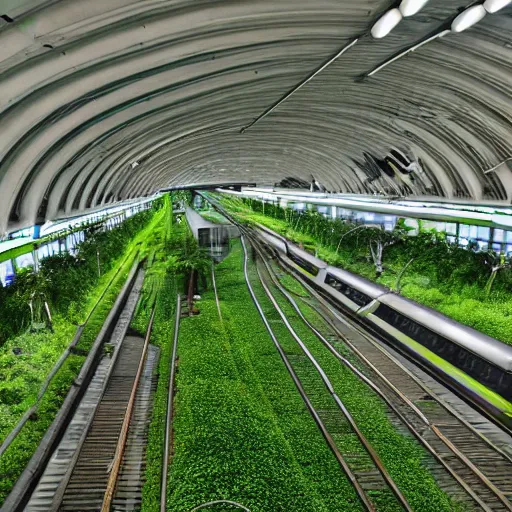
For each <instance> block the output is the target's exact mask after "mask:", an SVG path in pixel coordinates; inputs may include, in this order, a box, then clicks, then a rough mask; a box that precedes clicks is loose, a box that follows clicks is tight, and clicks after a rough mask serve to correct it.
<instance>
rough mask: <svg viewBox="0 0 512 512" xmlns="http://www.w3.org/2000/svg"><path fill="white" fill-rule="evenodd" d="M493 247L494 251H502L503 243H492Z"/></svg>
mask: <svg viewBox="0 0 512 512" xmlns="http://www.w3.org/2000/svg"><path fill="white" fill-rule="evenodd" d="M492 249H493V251H496V252H501V244H496V243H494V244H492Z"/></svg>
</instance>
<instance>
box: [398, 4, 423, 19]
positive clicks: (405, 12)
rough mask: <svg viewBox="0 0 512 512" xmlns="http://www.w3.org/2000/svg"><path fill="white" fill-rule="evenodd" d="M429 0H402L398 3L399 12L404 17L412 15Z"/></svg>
mask: <svg viewBox="0 0 512 512" xmlns="http://www.w3.org/2000/svg"><path fill="white" fill-rule="evenodd" d="M428 1H429V0H402V2H401V4H400V7H399V9H400V12H401V13H402V16H403V17H404V18H407V17H408V16H414V15H415V14H417V13H418V12H420V11H421V9H423V7H425V5H426V4H427V3H428Z"/></svg>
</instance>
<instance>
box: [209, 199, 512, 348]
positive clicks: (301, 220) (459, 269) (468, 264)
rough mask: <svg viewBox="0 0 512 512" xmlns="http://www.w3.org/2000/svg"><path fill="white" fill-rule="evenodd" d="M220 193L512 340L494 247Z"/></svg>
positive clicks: (233, 204) (511, 276) (329, 253)
mask: <svg viewBox="0 0 512 512" xmlns="http://www.w3.org/2000/svg"><path fill="white" fill-rule="evenodd" d="M216 197H217V198H218V199H220V200H221V201H222V203H223V205H224V206H225V207H226V208H227V209H228V210H229V211H230V212H231V213H232V214H233V215H235V216H236V217H237V218H238V220H240V221H242V222H246V223H253V224H254V223H259V224H263V225H265V226H267V227H269V228H270V229H273V230H275V231H276V232H278V233H280V234H281V235H283V236H285V237H287V238H288V239H290V240H292V241H294V242H296V243H298V244H302V245H303V246H304V248H305V249H306V250H309V251H310V252H312V253H315V252H316V253H317V254H318V256H319V257H320V258H322V259H323V260H325V261H327V262H328V263H330V264H332V265H335V266H338V267H340V268H345V269H347V270H350V271H351V272H354V273H356V274H359V275H362V276H364V277H366V278H368V279H370V280H373V281H375V282H378V283H380V284H383V285H385V286H388V287H390V288H394V289H398V290H399V291H400V293H401V294H403V295H404V296H406V297H409V298H411V299H413V300H415V301H417V302H419V303H422V304H425V305H426V306H429V307H431V308H434V309H437V310H438V311H440V312H441V313H444V314H445V315H447V316H450V317H451V318H453V319H455V320H457V321H458V322H461V323H463V324H466V325H468V326H470V327H473V328H474V329H477V330H479V331H481V332H484V333H486V334H488V335H489V336H492V337H494V338H497V339H499V340H501V341H504V342H506V343H509V344H512V322H511V321H510V317H511V315H512V298H511V297H512V295H511V293H510V292H511V291H512V269H511V268H510V265H509V263H508V262H506V261H502V259H503V258H497V257H496V256H495V255H494V254H493V253H488V252H475V251H474V250H471V249H472V248H471V247H470V248H469V249H463V248H461V247H457V246H456V245H454V244H450V243H448V241H447V238H446V235H445V234H444V233H437V232H434V231H431V230H421V231H420V233H419V234H418V235H417V236H407V228H406V227H405V226H404V225H403V224H402V223H399V224H398V226H397V229H396V230H395V232H394V233H391V234H390V233H382V231H381V230H380V229H377V228H359V227H358V226H357V225H355V224H351V223H348V222H343V221H341V220H334V221H333V220H330V219H326V218H324V217H323V216H322V215H320V214H318V213H316V212H310V211H306V212H304V213H302V214H300V213H297V212H294V211H293V210H291V209H284V208H281V207H278V206H273V205H268V204H267V205H265V206H264V207H263V204H262V203H261V202H259V201H249V200H247V201H244V200H240V199H238V198H234V197H232V196H221V195H216ZM263 210H264V211H263ZM356 228H357V229H356ZM379 244H380V246H381V247H382V254H381V261H380V264H382V267H383V268H382V273H380V274H379V272H378V268H377V267H378V263H379V262H378V261H376V259H377V260H378V257H377V258H375V257H374V256H373V255H372V252H371V250H370V246H371V245H373V249H374V250H373V252H374V253H376V252H378V246H379ZM377 256H378V255H377ZM496 267H499V268H498V269H496ZM493 269H495V270H494V271H493ZM489 283H490V284H489ZM491 286H492V288H491Z"/></svg>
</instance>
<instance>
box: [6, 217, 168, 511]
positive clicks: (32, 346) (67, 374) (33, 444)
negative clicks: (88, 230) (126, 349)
mask: <svg viewBox="0 0 512 512" xmlns="http://www.w3.org/2000/svg"><path fill="white" fill-rule="evenodd" d="M166 210H167V208H163V209H162V210H160V211H158V212H157V213H156V214H154V215H151V213H148V212H143V214H139V215H143V216H144V217H145V219H146V220H145V221H144V222H143V223H140V224H139V222H140V220H141V219H135V217H136V216H134V221H133V225H135V226H137V225H138V226H139V227H138V228H137V229H138V234H135V233H136V232H137V230H135V231H134V232H133V234H132V235H131V239H130V238H129V235H128V233H129V232H128V233H127V232H126V231H124V230H123V231H124V233H125V237H127V238H126V239H125V241H124V242H123V241H122V240H121V239H120V237H119V233H115V232H116V231H117V230H116V229H114V230H112V231H110V232H108V233H101V236H102V239H103V244H102V247H103V248H104V249H105V250H110V254H112V255H113V258H112V259H109V260H107V259H106V258H105V260H104V270H105V272H106V273H105V274H104V275H103V276H102V277H101V278H100V279H99V280H97V278H96V283H97V285H96V286H94V281H95V280H94V279H93V278H92V277H90V280H89V283H90V286H89V288H88V290H87V292H88V296H86V295H82V298H81V300H82V302H83V306H78V305H77V303H76V302H74V301H73V300H71V299H70V298H69V296H66V297H67V299H66V297H59V298H58V300H59V301H61V303H62V304H67V310H66V311H63V312H62V313H61V314H56V315H55V318H54V332H53V333H51V332H49V331H45V332H39V333H29V332H27V333H25V334H23V335H21V336H19V337H16V338H12V339H10V340H8V341H7V342H6V343H5V344H4V345H3V346H2V347H1V349H0V412H2V413H3V414H2V415H0V436H1V437H0V438H1V439H2V440H3V439H4V436H6V435H7V434H8V432H9V431H10V430H11V429H12V428H13V427H14V425H15V424H16V423H17V421H19V419H20V418H21V416H22V415H23V413H24V412H25V411H26V410H27V409H29V408H30V406H32V405H33V404H34V403H35V401H36V397H37V393H38V391H39V388H40V386H41V383H42V381H43V380H44V379H45V377H46V375H47V374H48V373H49V371H50V369H51V368H52V366H53V365H54V364H55V362H56V361H57V359H58V358H59V357H60V355H61V353H62V352H63V350H64V348H65V347H66V346H67V345H68V344H69V343H70V342H71V340H72V338H73V335H74V332H75V329H76V326H75V325H73V323H72V321H73V320H75V321H83V319H85V317H86V316H87V313H88V312H89V311H90V310H91V309H92V306H93V305H94V303H95V302H96V301H97V300H98V298H99V297H100V295H101V294H102V292H103V290H104V288H105V286H106V285H107V283H109V282H110V280H111V279H112V278H113V277H114V276H115V278H114V280H113V281H112V283H111V285H110V286H109V288H108V290H107V292H106V293H105V295H104V296H103V298H102V300H101V302H100V304H99V305H98V307H97V308H96V309H95V310H94V313H93V315H92V317H91V318H90V320H89V322H88V323H87V326H86V328H85V329H84V332H83V334H82V337H81V339H80V341H79V343H78V345H77V347H76V348H77V349H78V350H77V353H74V354H71V355H70V356H69V357H68V358H67V359H66V361H65V363H64V364H63V366H62V367H61V368H60V370H59V371H58V372H57V374H56V375H55V376H54V377H53V379H52V381H51V383H50V386H49V388H48V389H47V391H46V393H45V394H44V395H43V397H42V399H41V402H40V403H39V406H38V410H37V413H36V414H35V415H34V416H33V417H32V418H31V419H30V420H29V421H28V422H27V423H26V424H25V426H24V427H23V429H22V430H21V432H20V433H19V435H18V436H17V437H16V439H15V440H14V441H13V443H12V444H11V445H10V446H9V448H8V449H7V450H6V452H5V453H4V454H3V455H2V457H1V458H0V503H1V502H2V501H3V500H4V499H5V497H6V496H7V494H8V493H9V491H10V489H11V488H12V486H13V485H14V483H15V481H16V479H17V478H18V477H19V475H20V474H21V472H22V471H23V468H24V467H25V466H26V464H27V462H28V461H29V460H30V458H31V456H32V454H33V452H34V451H35V449H36V448H37V446H38V444H39V442H40V440H41V439H42V437H43V435H44V433H45V432H46V430H47V429H48V427H49V426H50V424H51V423H52V421H53V420H54V418H55V416H56V414H57V412H58V411H59V409H60V407H61V405H62V403H63V401H64V399H65V397H66V395H67V393H68V390H69V388H70V386H71V384H72V382H73V380H74V378H75V377H76V376H77V375H78V373H79V371H80V368H81V367H82V364H83V362H84V361H85V357H86V356H85V354H87V351H88V350H89V349H90V347H91V346H92V344H93V342H94V340H95V338H96V336H97V335H98V333H99V331H100V329H101V327H102V325H103V323H104V321H105V319H106V317H107V315H108V313H109V311H110V309H111V308H112V305H113V303H114V302H115V299H116V297H117V295H118V294H119V291H120V290H121V288H122V286H123V284H124V283H125V281H126V277H127V275H128V273H129V271H130V268H131V266H132V265H133V263H134V261H135V259H136V257H137V256H138V252H139V250H142V249H143V248H144V246H145V243H146V241H147V240H148V238H149V234H150V233H151V232H152V231H153V230H154V228H155V226H157V225H158V224H159V223H161V221H162V219H163V216H164V215H165V211H166ZM151 217H152V219H151ZM150 219H151V220H150ZM130 220H131V219H130ZM144 225H145V226H146V227H143V226H144ZM141 228H142V229H141ZM117 229H120V228H117ZM109 233H112V237H113V239H114V240H117V242H118V246H117V248H116V246H113V245H111V242H110V241H109V240H105V238H106V237H105V235H107V234H109ZM133 235H135V236H133ZM90 243H91V244H92V242H90ZM88 247H89V248H88V249H87V250H89V251H90V254H89V256H92V255H94V264H96V250H95V249H94V248H93V247H92V246H90V245H89V246H88ZM106 248H109V249H106ZM123 250H124V252H122V251H123ZM79 254H80V253H79ZM82 254H83V253H82ZM106 254H109V252H105V255H106ZM80 265H82V268H80V267H79V270H76V269H75V271H76V273H81V272H82V271H83V267H87V266H88V263H87V262H86V261H84V262H82V263H80ZM77 266H78V264H77ZM93 267H94V265H93ZM68 270H69V269H68ZM96 272H97V266H96ZM56 275H58V276H59V278H58V279H55V280H54V281H53V282H54V283H55V286H56V287H57V286H58V287H64V288H65V280H64V276H63V275H62V274H61V272H60V270H56ZM69 275H70V279H71V281H70V282H71V286H73V285H74V284H76V285H77V286H78V284H77V283H76V282H75V279H77V278H76V274H75V272H74V270H69ZM96 275H97V274H96ZM84 276H85V277H84V279H85V278H87V274H86V273H84ZM27 293H28V292H27ZM70 293H71V292H70ZM83 293H84V294H85V292H83ZM75 297H76V296H75ZM75 300H80V299H78V298H76V299H75ZM15 348H21V354H20V355H18V356H16V355H14V352H13V349H15ZM13 381H14V384H12V382H13ZM14 390H15V393H14V392H13V391H14Z"/></svg>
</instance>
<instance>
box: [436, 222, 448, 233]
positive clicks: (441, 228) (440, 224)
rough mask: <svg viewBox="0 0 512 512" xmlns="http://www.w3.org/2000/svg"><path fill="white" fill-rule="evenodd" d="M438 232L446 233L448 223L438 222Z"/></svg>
mask: <svg viewBox="0 0 512 512" xmlns="http://www.w3.org/2000/svg"><path fill="white" fill-rule="evenodd" d="M436 231H439V232H441V231H446V222H436Z"/></svg>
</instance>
